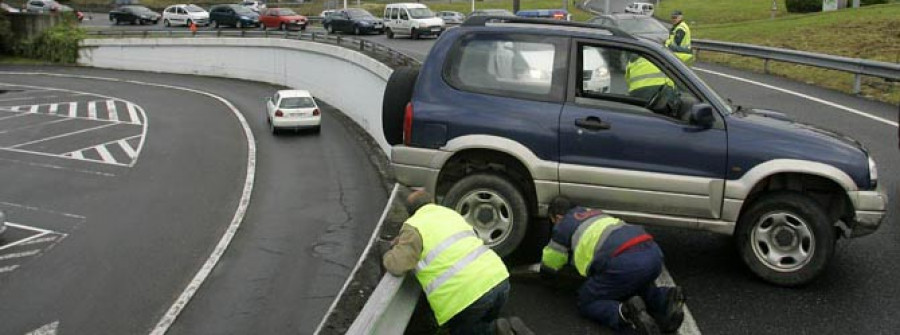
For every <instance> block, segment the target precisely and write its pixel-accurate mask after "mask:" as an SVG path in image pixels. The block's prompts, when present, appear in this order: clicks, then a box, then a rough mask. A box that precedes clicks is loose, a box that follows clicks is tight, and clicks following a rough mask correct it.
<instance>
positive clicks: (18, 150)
mask: <svg viewBox="0 0 900 335" xmlns="http://www.w3.org/2000/svg"><path fill="white" fill-rule="evenodd" d="M112 124H115V123H112ZM0 151H11V152H19V153H23V154H30V155H38V156H44V157H53V158H62V159H71V160H77V161H90V162H96V163H103V164H109V165H115V166H122V167H131V166H132V165H133V164H121V163H104V162H103V161H99V160H91V159H76V158H72V157H69V156H66V155H64V154H48V153H46V152H40V151H31V150H22V149H13V148H0ZM132 163H133V162H132Z"/></svg>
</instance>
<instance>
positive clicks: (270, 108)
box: [266, 93, 280, 120]
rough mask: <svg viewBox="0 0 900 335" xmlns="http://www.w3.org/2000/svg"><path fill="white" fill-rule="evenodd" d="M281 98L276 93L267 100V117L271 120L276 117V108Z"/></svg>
mask: <svg viewBox="0 0 900 335" xmlns="http://www.w3.org/2000/svg"><path fill="white" fill-rule="evenodd" d="M279 98H280V97H279V96H278V93H275V95H274V96H272V97H270V98H267V99H266V117H267V118H269V120H271V119H272V118H273V117H274V116H275V106H278V103H279V101H278V100H279Z"/></svg>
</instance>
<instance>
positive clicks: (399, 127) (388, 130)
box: [381, 66, 419, 145]
mask: <svg viewBox="0 0 900 335" xmlns="http://www.w3.org/2000/svg"><path fill="white" fill-rule="evenodd" d="M418 76H419V69H416V68H412V67H406V66H404V67H399V68H397V69H396V70H394V72H393V73H391V77H390V78H388V82H387V85H386V86H385V88H384V99H383V100H382V104H381V129H382V131H383V132H384V139H385V140H387V142H388V144H390V145H397V144H402V143H403V114H404V113H406V104H407V103H409V101H410V99H412V93H413V87H415V85H416V77H418ZM388 92H390V94H388Z"/></svg>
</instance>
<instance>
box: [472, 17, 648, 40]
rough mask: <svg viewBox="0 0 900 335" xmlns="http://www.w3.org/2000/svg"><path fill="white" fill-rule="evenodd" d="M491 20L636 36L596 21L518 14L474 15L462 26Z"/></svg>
mask: <svg viewBox="0 0 900 335" xmlns="http://www.w3.org/2000/svg"><path fill="white" fill-rule="evenodd" d="M490 22H497V23H517V24H534V25H549V26H557V27H576V28H589V29H603V30H606V31H608V32H610V33H611V34H612V35H613V36H618V37H630V38H634V37H633V36H631V35H629V34H628V33H626V32H624V31H622V30H619V29H617V28H613V27H608V26H601V25H598V24H594V23H585V22H572V21H560V20H551V19H535V18H526V17H517V16H494V15H486V16H473V17H470V18H468V19H466V21H465V22H463V23H462V26H464V27H484V26H486V25H487V24H488V23H490Z"/></svg>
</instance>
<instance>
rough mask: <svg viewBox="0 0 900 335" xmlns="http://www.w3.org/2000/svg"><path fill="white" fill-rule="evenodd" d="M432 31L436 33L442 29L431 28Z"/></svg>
mask: <svg viewBox="0 0 900 335" xmlns="http://www.w3.org/2000/svg"><path fill="white" fill-rule="evenodd" d="M431 31H435V32H437V31H441V28H431Z"/></svg>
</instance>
